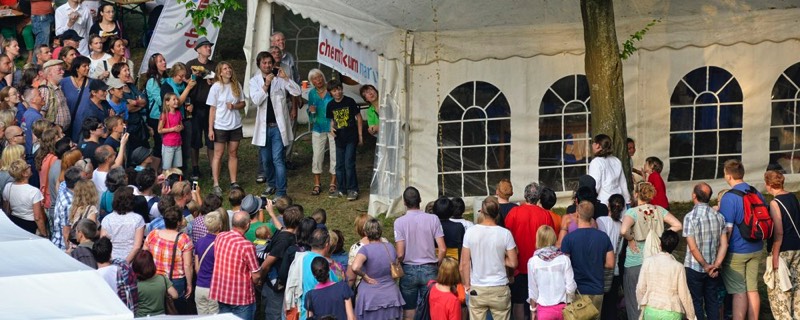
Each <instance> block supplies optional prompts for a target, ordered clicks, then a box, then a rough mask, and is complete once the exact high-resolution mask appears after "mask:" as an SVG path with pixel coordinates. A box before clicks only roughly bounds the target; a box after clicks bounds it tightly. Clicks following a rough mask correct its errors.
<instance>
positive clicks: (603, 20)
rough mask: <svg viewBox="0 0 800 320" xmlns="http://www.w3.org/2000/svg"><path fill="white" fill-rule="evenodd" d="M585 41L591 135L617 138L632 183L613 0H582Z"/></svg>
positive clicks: (618, 151) (618, 154)
mask: <svg viewBox="0 0 800 320" xmlns="http://www.w3.org/2000/svg"><path fill="white" fill-rule="evenodd" d="M581 16H582V17H583V40H584V42H585V44H586V66H585V69H586V78H587V79H588V81H589V91H590V92H591V95H592V98H591V111H592V130H591V131H592V134H594V135H597V134H601V133H604V134H607V135H608V136H610V137H611V139H612V141H614V155H615V156H616V157H617V158H619V159H620V160H621V161H622V168H623V170H624V171H625V177H626V178H627V180H628V187H629V188H630V187H632V186H633V184H632V183H631V167H630V162H629V161H628V151H627V147H626V143H625V140H626V139H627V137H628V133H627V128H626V126H625V123H626V122H625V94H624V85H623V82H622V60H621V59H620V56H619V47H618V45H617V31H616V29H615V24H614V4H613V0H581Z"/></svg>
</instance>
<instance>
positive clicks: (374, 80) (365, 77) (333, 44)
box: [317, 26, 378, 87]
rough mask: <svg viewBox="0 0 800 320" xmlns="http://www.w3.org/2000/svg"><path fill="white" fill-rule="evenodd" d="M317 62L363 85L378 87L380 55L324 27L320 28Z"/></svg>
mask: <svg viewBox="0 0 800 320" xmlns="http://www.w3.org/2000/svg"><path fill="white" fill-rule="evenodd" d="M317 61H319V62H320V63H322V64H324V65H326V66H329V67H331V68H333V69H334V70H336V71H339V72H340V73H341V74H343V75H346V76H348V77H350V78H353V80H356V81H358V82H359V83H360V84H362V85H364V84H371V85H373V86H375V87H378V54H377V53H375V51H372V50H369V49H367V48H366V47H364V46H362V45H360V44H358V43H356V42H354V41H353V40H351V39H349V38H347V37H345V36H344V35H342V34H338V33H336V32H333V30H330V29H328V28H325V27H322V26H321V27H320V28H319V45H318V46H317Z"/></svg>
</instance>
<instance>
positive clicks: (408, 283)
mask: <svg viewBox="0 0 800 320" xmlns="http://www.w3.org/2000/svg"><path fill="white" fill-rule="evenodd" d="M403 271H404V272H405V276H403V277H402V278H400V294H401V295H403V300H405V301H406V305H405V306H403V309H404V310H414V309H416V308H417V300H418V299H419V298H420V297H421V296H423V295H424V294H425V290H427V286H428V281H431V280H435V279H436V273H437V272H438V267H437V266H436V264H435V263H432V264H423V265H410V264H404V265H403Z"/></svg>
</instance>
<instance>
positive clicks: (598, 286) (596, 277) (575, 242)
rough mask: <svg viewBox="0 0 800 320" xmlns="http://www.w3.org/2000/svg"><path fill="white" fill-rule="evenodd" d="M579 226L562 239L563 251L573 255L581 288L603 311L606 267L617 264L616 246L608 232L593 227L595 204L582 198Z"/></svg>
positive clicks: (579, 287) (579, 290)
mask: <svg viewBox="0 0 800 320" xmlns="http://www.w3.org/2000/svg"><path fill="white" fill-rule="evenodd" d="M577 213H578V229H577V230H575V231H573V232H570V233H569V234H567V235H566V236H565V237H564V240H562V241H561V251H562V252H564V253H566V254H567V255H569V259H570V262H572V270H573V272H574V273H575V283H576V284H577V285H578V292H579V293H580V294H582V295H585V296H588V297H590V298H591V299H592V304H594V306H595V307H596V308H597V310H598V311H600V312H603V310H602V309H603V293H604V292H603V273H604V271H603V268H605V269H613V268H614V247H613V246H612V245H611V240H610V239H609V238H608V235H606V234H605V232H603V231H600V230H597V229H595V228H593V227H592V217H593V216H594V205H593V204H592V203H591V202H589V201H581V203H579V204H578V208H577Z"/></svg>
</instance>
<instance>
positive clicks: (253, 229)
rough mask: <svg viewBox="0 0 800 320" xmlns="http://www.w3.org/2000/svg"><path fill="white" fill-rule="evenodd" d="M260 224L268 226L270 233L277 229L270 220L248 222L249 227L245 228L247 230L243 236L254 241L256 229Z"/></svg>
mask: <svg viewBox="0 0 800 320" xmlns="http://www.w3.org/2000/svg"><path fill="white" fill-rule="evenodd" d="M261 226H267V228H269V232H270V234H275V231H278V229H277V228H275V226H274V225H273V224H272V222H256V223H251V224H250V229H247V232H245V233H244V237H245V238H246V239H247V240H249V241H250V242H254V241H256V229H258V228H259V227H261Z"/></svg>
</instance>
